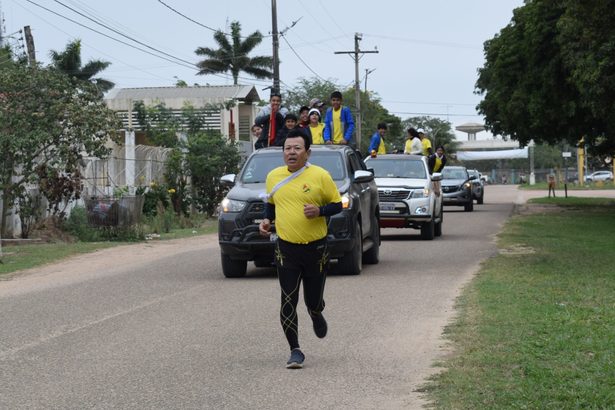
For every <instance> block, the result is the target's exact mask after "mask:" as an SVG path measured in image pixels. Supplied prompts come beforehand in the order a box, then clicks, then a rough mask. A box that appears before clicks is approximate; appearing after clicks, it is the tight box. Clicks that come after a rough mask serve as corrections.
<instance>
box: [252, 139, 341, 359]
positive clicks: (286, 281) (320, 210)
mask: <svg viewBox="0 0 615 410" xmlns="http://www.w3.org/2000/svg"><path fill="white" fill-rule="evenodd" d="M283 155H284V163H285V164H286V165H283V166H281V167H278V168H276V169H274V170H273V171H271V172H270V173H269V175H267V193H268V198H267V202H266V203H265V218H264V219H263V221H262V222H261V223H260V225H259V230H260V233H261V235H264V236H269V235H271V223H272V222H275V228H276V234H277V236H278V237H277V240H276V243H275V259H276V265H277V270H278V280H279V281H280V287H281V290H282V296H281V299H282V300H281V308H280V322H281V324H282V329H283V330H284V334H285V336H286V340H287V341H288V344H289V346H290V358H289V359H288V361H287V362H286V367H287V368H288V369H300V368H302V367H303V361H304V360H305V355H304V354H303V352H302V351H301V348H300V346H299V336H298V334H299V328H298V327H299V326H298V320H297V304H298V302H299V287H300V284H301V282H302V281H303V298H304V300H305V304H306V306H307V308H308V313H309V315H310V317H311V318H312V324H313V327H314V333H316V336H317V337H319V338H323V337H325V336H326V335H327V321H326V320H325V318H324V316H323V315H322V311H323V309H324V308H325V301H324V299H323V293H324V289H325V280H326V277H327V270H328V267H329V252H328V250H327V221H326V219H325V217H327V216H331V215H335V214H337V213H338V212H341V210H342V198H341V197H340V194H339V191H338V189H337V186H336V185H335V183H334V182H333V179H332V178H331V175H330V174H329V173H328V172H327V171H326V170H325V169H323V168H321V167H319V166H316V165H311V164H309V163H308V158H309V156H310V139H309V137H308V136H307V135H305V134H304V133H303V131H301V130H299V129H295V130H292V131H290V132H289V133H288V136H287V137H286V141H285V142H284V148H283Z"/></svg>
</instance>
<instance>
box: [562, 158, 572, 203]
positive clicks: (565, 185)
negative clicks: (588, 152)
mask: <svg viewBox="0 0 615 410" xmlns="http://www.w3.org/2000/svg"><path fill="white" fill-rule="evenodd" d="M571 156H572V153H571V152H562V157H564V169H565V171H564V197H566V198H568V161H567V160H568V158H570V157H571Z"/></svg>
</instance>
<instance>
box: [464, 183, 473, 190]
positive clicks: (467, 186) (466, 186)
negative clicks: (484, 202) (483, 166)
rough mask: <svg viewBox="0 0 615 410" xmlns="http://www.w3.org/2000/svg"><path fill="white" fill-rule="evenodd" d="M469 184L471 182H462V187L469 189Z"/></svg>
mask: <svg viewBox="0 0 615 410" xmlns="http://www.w3.org/2000/svg"><path fill="white" fill-rule="evenodd" d="M471 186H472V184H471V183H469V182H466V183H465V184H463V187H464V188H465V189H470V187H471Z"/></svg>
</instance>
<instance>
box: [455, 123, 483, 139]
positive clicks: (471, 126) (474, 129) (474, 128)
mask: <svg viewBox="0 0 615 410" xmlns="http://www.w3.org/2000/svg"><path fill="white" fill-rule="evenodd" d="M455 129H456V130H457V131H461V132H466V133H467V134H468V141H476V133H478V132H481V131H485V126H484V125H483V124H479V123H477V122H468V123H465V124H461V125H460V126H458V127H455Z"/></svg>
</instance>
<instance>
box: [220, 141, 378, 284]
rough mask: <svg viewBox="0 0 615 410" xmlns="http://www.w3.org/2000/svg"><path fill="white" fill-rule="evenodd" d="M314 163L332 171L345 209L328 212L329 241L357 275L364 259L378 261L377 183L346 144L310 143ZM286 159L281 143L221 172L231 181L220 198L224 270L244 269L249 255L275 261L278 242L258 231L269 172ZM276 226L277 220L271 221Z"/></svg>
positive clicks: (343, 267)
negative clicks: (238, 168) (231, 171)
mask: <svg viewBox="0 0 615 410" xmlns="http://www.w3.org/2000/svg"><path fill="white" fill-rule="evenodd" d="M310 148H311V151H312V152H311V155H310V159H309V161H310V163H312V164H315V165H318V166H321V167H322V168H324V169H326V170H327V171H329V173H330V174H331V177H332V178H333V181H334V182H335V184H336V185H337V187H338V189H339V191H340V194H341V196H342V205H343V210H342V212H340V213H339V214H336V215H334V216H332V217H330V218H328V229H329V233H328V235H327V241H328V246H329V250H330V253H331V259H336V260H337V271H338V272H340V273H343V274H349V275H358V274H360V273H361V270H362V267H363V263H367V264H375V263H378V257H379V248H380V227H379V208H378V189H377V187H376V184H375V182H374V175H373V173H372V172H370V171H368V170H367V168H366V166H365V163H364V162H363V160H362V159H361V156H360V154H359V153H358V152H356V151H355V150H353V149H352V148H350V147H348V146H343V145H312V146H311V147H310ZM281 165H284V159H283V156H282V150H281V148H280V147H271V148H263V149H260V150H257V151H255V152H253V153H252V154H251V155H250V157H249V158H248V159H247V160H246V162H245V164H244V166H243V167H242V169H241V171H240V172H239V174H237V175H235V174H229V175H225V176H223V177H222V178H221V182H222V184H225V185H227V186H229V187H232V188H231V189H230V191H229V192H228V194H227V195H226V197H225V198H224V200H223V201H222V203H221V204H220V209H219V216H218V241H219V244H220V254H221V259H222V273H223V274H224V276H226V277H227V278H230V277H242V276H244V275H245V274H246V269H247V263H248V261H254V264H255V265H256V266H257V267H267V266H272V264H273V260H274V259H273V249H274V246H273V245H274V244H273V242H271V240H270V239H269V238H265V237H263V236H261V235H260V234H259V230H258V225H259V223H260V221H261V220H262V219H263V218H264V209H265V204H264V202H263V200H262V199H261V197H260V195H261V194H263V193H265V189H266V188H265V181H266V179H267V174H268V173H269V171H271V170H272V169H274V168H276V167H278V166H281ZM273 229H274V230H275V223H274V226H273Z"/></svg>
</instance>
